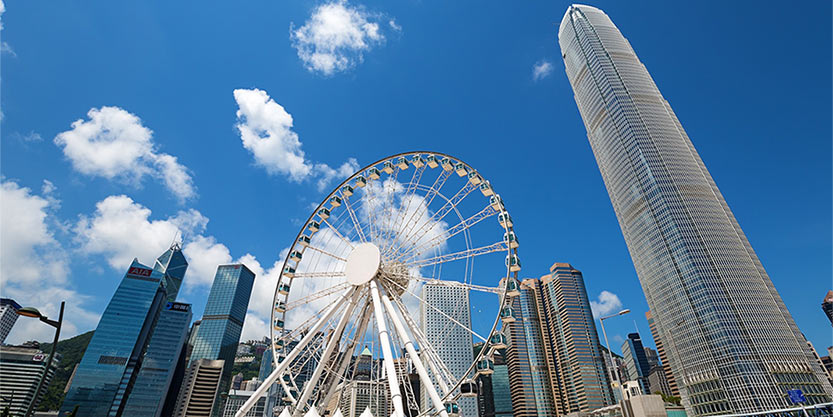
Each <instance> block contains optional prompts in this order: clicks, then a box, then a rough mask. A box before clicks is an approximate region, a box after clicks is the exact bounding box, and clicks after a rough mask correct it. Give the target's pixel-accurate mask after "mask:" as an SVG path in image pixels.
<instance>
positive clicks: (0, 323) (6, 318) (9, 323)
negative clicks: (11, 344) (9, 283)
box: [0, 298, 20, 343]
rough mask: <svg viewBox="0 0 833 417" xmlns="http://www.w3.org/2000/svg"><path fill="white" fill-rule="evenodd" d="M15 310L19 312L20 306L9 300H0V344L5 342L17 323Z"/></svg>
mask: <svg viewBox="0 0 833 417" xmlns="http://www.w3.org/2000/svg"><path fill="white" fill-rule="evenodd" d="M17 310H20V304H18V303H16V302H15V301H14V300H12V299H11V298H0V343H3V342H5V341H6V336H8V335H9V332H11V331H12V327H14V323H15V322H16V321H17Z"/></svg>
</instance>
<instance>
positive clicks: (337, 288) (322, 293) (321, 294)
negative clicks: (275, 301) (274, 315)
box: [286, 282, 351, 311]
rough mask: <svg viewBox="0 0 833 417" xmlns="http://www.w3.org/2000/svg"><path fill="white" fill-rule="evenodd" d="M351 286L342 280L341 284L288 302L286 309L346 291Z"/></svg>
mask: <svg viewBox="0 0 833 417" xmlns="http://www.w3.org/2000/svg"><path fill="white" fill-rule="evenodd" d="M350 286H351V285H350V284H348V283H346V282H342V283H341V284H338V285H336V286H334V287H329V288H325V289H323V290H321V291H318V292H315V293H313V294H310V295H308V296H306V297H304V298H301V299H298V300H295V301H292V302H290V303H286V311H290V310H292V309H294V308H297V307H300V306H303V305H306V304H307V303H310V302H312V301H315V300H318V299H320V298H324V297H327V296H329V295H333V294H335V293H337V292H340V291H344V290H346V289H348V288H350Z"/></svg>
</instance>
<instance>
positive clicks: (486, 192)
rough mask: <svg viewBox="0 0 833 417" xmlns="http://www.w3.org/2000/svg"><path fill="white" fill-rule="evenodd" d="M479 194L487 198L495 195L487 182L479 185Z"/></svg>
mask: <svg viewBox="0 0 833 417" xmlns="http://www.w3.org/2000/svg"><path fill="white" fill-rule="evenodd" d="M480 192H481V193H482V194H483V196H484V197H489V196H492V195H494V194H495V192H494V190H492V184H489V181H485V182H483V183H481V184H480Z"/></svg>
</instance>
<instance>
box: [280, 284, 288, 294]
mask: <svg viewBox="0 0 833 417" xmlns="http://www.w3.org/2000/svg"><path fill="white" fill-rule="evenodd" d="M278 294H281V295H287V294H289V284H286V283H284V284H280V285H278Z"/></svg>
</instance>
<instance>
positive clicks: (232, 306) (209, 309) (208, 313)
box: [190, 264, 255, 415]
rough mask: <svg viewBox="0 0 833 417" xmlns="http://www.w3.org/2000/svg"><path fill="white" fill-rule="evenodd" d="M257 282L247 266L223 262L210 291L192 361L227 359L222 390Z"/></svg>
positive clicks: (224, 386) (216, 410) (214, 413)
mask: <svg viewBox="0 0 833 417" xmlns="http://www.w3.org/2000/svg"><path fill="white" fill-rule="evenodd" d="M254 282H255V274H254V272H252V271H251V270H250V269H249V268H247V267H246V265H243V264H234V265H220V266H218V267H217V273H216V274H215V275H214V283H213V284H212V285H211V292H209V293H208V301H207V302H206V304H205V311H204V312H203V316H202V320H201V321H200V327H199V329H198V330H197V336H196V339H195V340H194V349H193V350H192V351H191V359H190V360H191V363H193V362H194V361H197V360H200V359H209V360H216V359H222V360H224V361H225V365H224V366H223V373H222V376H221V379H220V389H219V391H218V392H219V393H223V392H224V390H227V389H228V388H227V387H228V383H229V378H231V367H232V365H233V364H234V355H235V353H236V352H237V344H238V343H239V342H240V333H241V332H242V331H243V320H245V319H246V310H248V308H249V298H250V297H251V295H252V287H253V286H254ZM219 412H220V407H219V406H218V404H217V403H216V401H215V406H214V409H213V411H212V415H217V414H218V413H219Z"/></svg>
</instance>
